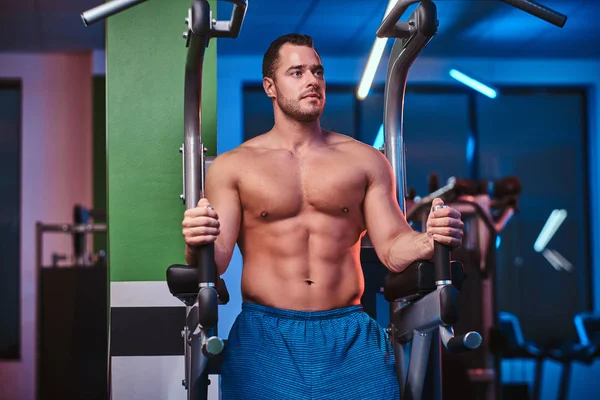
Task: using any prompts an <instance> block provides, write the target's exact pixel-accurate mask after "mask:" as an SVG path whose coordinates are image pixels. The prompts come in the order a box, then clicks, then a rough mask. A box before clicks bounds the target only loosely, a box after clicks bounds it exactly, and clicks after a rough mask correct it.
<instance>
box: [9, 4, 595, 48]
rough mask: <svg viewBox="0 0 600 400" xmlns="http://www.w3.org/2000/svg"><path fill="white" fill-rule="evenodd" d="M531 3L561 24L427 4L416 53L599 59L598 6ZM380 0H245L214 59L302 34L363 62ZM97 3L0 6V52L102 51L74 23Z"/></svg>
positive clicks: (223, 11) (97, 36)
mask: <svg viewBox="0 0 600 400" xmlns="http://www.w3.org/2000/svg"><path fill="white" fill-rule="evenodd" d="M149 1H169V0H149ZM538 1H540V2H541V3H543V4H544V5H547V6H549V7H551V8H553V9H555V10H557V11H559V12H561V13H563V14H566V15H567V16H568V20H567V23H566V24H565V26H564V27H563V28H558V27H556V26H554V25H550V24H549V23H547V22H545V21H542V20H539V19H537V18H535V17H533V16H530V15H529V14H526V13H524V12H522V11H520V10H517V9H515V8H514V7H511V6H510V5H508V4H505V3H502V2H500V1H498V0H434V2H435V3H436V5H437V9H438V19H439V23H440V25H439V28H438V34H437V36H436V37H435V38H434V40H432V41H431V42H430V43H429V45H428V46H427V48H426V49H425V50H424V51H423V53H422V54H423V55H425V56H465V57H515V58H523V57H551V58H600V24H596V23H592V21H594V18H593V17H594V16H596V18H598V17H600V1H596V0H538ZM387 2H388V0H248V3H249V5H248V10H247V13H246V18H245V20H244V25H243V27H242V31H241V33H240V36H239V37H238V38H237V39H235V40H232V39H220V40H219V46H218V49H219V53H220V54H262V53H264V51H265V50H266V48H267V47H268V45H269V43H270V42H271V41H272V40H273V39H274V38H276V37H277V36H279V35H281V34H285V33H289V32H302V33H306V34H309V35H311V36H313V38H314V39H315V44H316V47H317V49H318V51H319V52H320V53H321V54H322V55H338V56H343V55H347V56H353V55H358V56H363V55H365V54H368V52H369V51H370V49H371V46H372V44H373V40H374V39H375V31H376V30H377V27H378V26H379V23H380V22H381V18H382V16H383V13H384V10H385V7H386V5H387ZM100 3H102V0H0V10H2V11H1V13H0V51H12V52H15V51H16V52H49V51H79V50H89V49H103V48H104V34H105V31H104V24H103V23H99V24H95V25H92V26H90V27H84V26H83V23H82V22H81V19H80V17H79V15H80V13H81V12H82V11H85V10H88V9H90V8H92V7H94V6H96V5H98V4H100ZM217 7H218V8H217V12H218V15H219V17H220V19H226V18H228V17H229V15H230V14H231V9H232V4H231V3H229V2H226V1H219V3H218V5H217ZM410 10H411V11H412V8H411V9H410ZM182 13H185V11H183V12H182ZM403 19H404V20H405V19H406V17H403ZM176 34H177V35H180V32H177V33H176Z"/></svg>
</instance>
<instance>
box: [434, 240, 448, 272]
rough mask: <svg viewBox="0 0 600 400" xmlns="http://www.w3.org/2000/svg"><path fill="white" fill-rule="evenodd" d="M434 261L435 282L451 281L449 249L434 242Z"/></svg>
mask: <svg viewBox="0 0 600 400" xmlns="http://www.w3.org/2000/svg"><path fill="white" fill-rule="evenodd" d="M433 251H434V253H433V256H434V260H435V281H436V282H437V281H449V280H452V271H451V269H450V249H449V248H448V246H445V245H443V244H441V243H438V242H435V243H434V248H433Z"/></svg>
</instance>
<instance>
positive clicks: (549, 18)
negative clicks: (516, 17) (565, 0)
mask: <svg viewBox="0 0 600 400" xmlns="http://www.w3.org/2000/svg"><path fill="white" fill-rule="evenodd" d="M502 1H503V2H505V3H508V4H510V5H511V6H513V7H516V8H518V9H520V10H523V11H525V12H526V13H529V14H531V15H533V16H535V17H538V18H540V19H543V20H544V21H546V22H549V23H551V24H553V25H556V26H558V27H559V28H562V27H563V26H564V25H565V22H567V16H566V15H564V14H561V13H559V12H558V11H554V10H553V9H551V8H548V7H546V6H543V5H541V4H539V3H537V2H535V1H533V0H502Z"/></svg>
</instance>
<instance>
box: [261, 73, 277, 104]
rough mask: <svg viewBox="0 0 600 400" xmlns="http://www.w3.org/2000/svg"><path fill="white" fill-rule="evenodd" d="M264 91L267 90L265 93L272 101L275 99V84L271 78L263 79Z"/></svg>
mask: <svg viewBox="0 0 600 400" xmlns="http://www.w3.org/2000/svg"><path fill="white" fill-rule="evenodd" d="M263 89H264V90H265V93H266V94H267V96H269V97H270V98H272V99H274V98H275V82H274V81H273V79H272V78H269V77H264V78H263Z"/></svg>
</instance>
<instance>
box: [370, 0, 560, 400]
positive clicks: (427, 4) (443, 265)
mask: <svg viewBox="0 0 600 400" xmlns="http://www.w3.org/2000/svg"><path fill="white" fill-rule="evenodd" d="M506 2H507V3H509V4H511V5H513V6H515V7H517V8H520V9H522V10H524V11H526V12H528V13H530V14H532V15H535V16H537V17H539V18H542V19H544V20H546V21H548V22H550V23H553V24H555V25H557V26H560V27H562V26H563V25H564V23H565V21H566V17H565V16H564V15H562V14H559V13H557V12H555V11H553V10H551V9H549V8H547V7H544V6H542V5H541V4H538V3H535V2H533V1H531V0H511V1H506ZM416 3H420V4H419V6H418V7H417V8H416V9H415V11H414V12H413V13H412V14H411V16H410V17H409V19H408V22H400V21H399V19H400V17H401V16H402V15H403V14H404V13H405V12H406V10H407V9H408V7H409V6H411V5H413V4H416ZM437 26H438V21H437V9H436V6H435V4H434V2H433V1H431V0H399V1H398V2H397V3H396V4H395V6H394V7H393V8H392V9H391V10H390V12H389V13H388V14H387V15H386V17H385V18H384V19H383V21H382V23H381V25H380V27H379V29H378V30H377V36H378V37H388V38H394V39H395V41H394V45H393V47H392V51H391V54H390V59H389V62H388V71H387V76H386V84H385V93H384V137H385V139H384V148H383V152H384V154H385V155H386V157H387V159H388V161H389V162H390V164H391V166H392V169H393V172H394V176H395V179H396V197H397V199H398V203H399V205H400V209H401V210H402V212H406V204H405V200H406V193H407V192H406V162H405V148H404V138H403V110H404V97H405V89H406V81H407V77H408V71H409V68H410V66H411V65H412V63H413V62H414V60H415V59H416V58H417V56H418V55H419V53H420V52H421V51H422V49H423V48H424V47H425V46H426V45H427V43H428V42H429V41H430V40H431V39H432V38H433V36H434V35H435V34H437ZM473 204H477V203H476V202H473ZM428 211H429V210H428ZM484 215H485V214H484ZM486 221H488V222H490V221H489V220H486ZM490 225H491V226H492V228H494V226H493V225H492V224H490ZM494 229H495V228H494ZM362 247H363V250H364V249H365V248H370V247H372V244H371V243H370V241H369V238H368V235H365V237H364V239H363V243H362ZM440 249H441V247H440V246H437V244H436V265H435V266H434V265H433V264H432V263H429V262H426V261H417V262H415V263H413V264H411V265H410V266H409V267H408V268H407V269H406V270H404V271H403V272H402V273H389V274H388V275H387V276H386V277H385V281H384V284H383V288H382V291H383V293H384V297H385V298H386V300H388V302H389V303H390V324H389V327H388V334H389V338H390V341H391V343H392V344H393V347H394V354H395V357H396V370H397V371H396V372H397V376H398V381H399V384H400V393H401V398H403V399H406V398H408V399H421V398H432V399H441V397H442V382H441V377H442V373H441V371H442V362H441V356H440V354H441V346H440V339H441V342H443V344H444V346H445V347H446V349H447V350H449V351H450V352H461V351H467V350H473V349H477V348H478V347H479V345H480V343H481V336H480V335H479V334H478V333H477V332H469V333H467V334H464V335H462V336H458V337H455V336H454V334H453V328H452V325H455V324H457V323H458V314H459V312H458V309H459V300H458V290H459V289H460V287H461V285H462V278H463V276H462V267H461V265H460V263H456V264H454V266H453V265H452V264H451V263H450V262H449V256H448V255H444V256H443V258H445V259H446V260H448V261H447V262H440V261H439V260H440V258H442V256H440V254H441V252H442V250H440ZM371 253H372V252H371ZM371 256H372V254H371ZM362 258H363V257H362V251H361V261H362ZM370 261H372V260H370ZM484 301H485V302H486V304H487V303H488V302H489V299H485V300H484ZM490 304H493V303H490ZM488 307H489V304H488ZM438 335H439V336H438ZM409 344H410V345H411V350H410V361H409V362H408V366H407V365H406V364H407V361H406V357H405V352H406V350H407V349H406V348H407V347H408V345H409ZM492 378H493V379H498V374H494V375H493V377H492ZM426 379H429V380H430V384H427V385H425V381H426ZM491 386H492V390H487V394H486V396H485V397H484V398H486V399H490V400H491V399H496V398H499V396H498V394H497V390H498V389H497V385H493V383H492V385H491ZM424 389H427V390H424Z"/></svg>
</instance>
